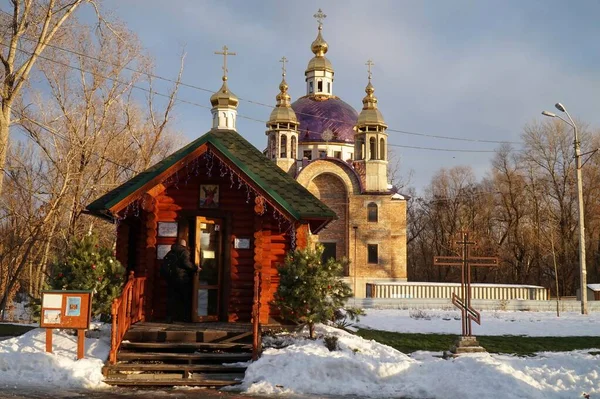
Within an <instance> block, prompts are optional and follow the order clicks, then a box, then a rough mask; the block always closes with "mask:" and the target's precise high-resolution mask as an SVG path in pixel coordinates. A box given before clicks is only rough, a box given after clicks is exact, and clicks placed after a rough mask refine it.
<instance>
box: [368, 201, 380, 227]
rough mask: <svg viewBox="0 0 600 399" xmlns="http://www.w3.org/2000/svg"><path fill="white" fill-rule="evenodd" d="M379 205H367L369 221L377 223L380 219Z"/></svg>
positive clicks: (372, 203) (371, 203)
mask: <svg viewBox="0 0 600 399" xmlns="http://www.w3.org/2000/svg"><path fill="white" fill-rule="evenodd" d="M378 213H379V212H378V209H377V204H376V203H374V202H370V203H369V205H367V221H369V222H374V223H377V220H378V219H379V215H378Z"/></svg>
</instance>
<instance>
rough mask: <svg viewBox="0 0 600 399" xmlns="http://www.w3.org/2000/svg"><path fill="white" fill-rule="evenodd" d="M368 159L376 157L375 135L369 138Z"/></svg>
mask: <svg viewBox="0 0 600 399" xmlns="http://www.w3.org/2000/svg"><path fill="white" fill-rule="evenodd" d="M369 151H370V154H369V159H377V140H375V137H371V138H370V139H369Z"/></svg>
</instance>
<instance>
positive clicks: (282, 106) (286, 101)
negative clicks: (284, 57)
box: [267, 73, 298, 127]
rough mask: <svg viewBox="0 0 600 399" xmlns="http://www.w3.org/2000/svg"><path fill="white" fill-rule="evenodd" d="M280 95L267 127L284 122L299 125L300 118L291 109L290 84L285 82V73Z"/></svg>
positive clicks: (280, 85)
mask: <svg viewBox="0 0 600 399" xmlns="http://www.w3.org/2000/svg"><path fill="white" fill-rule="evenodd" d="M279 90H280V93H279V94H277V105H276V106H275V108H274V109H273V111H271V116H270V117H269V121H268V122H267V127H269V126H270V125H271V124H272V123H276V122H282V123H294V124H298V118H296V113H295V112H294V110H293V109H292V107H291V101H290V100H291V97H290V95H289V94H288V92H287V91H288V84H287V82H286V81H285V73H284V74H283V78H282V79H281V83H280V84H279Z"/></svg>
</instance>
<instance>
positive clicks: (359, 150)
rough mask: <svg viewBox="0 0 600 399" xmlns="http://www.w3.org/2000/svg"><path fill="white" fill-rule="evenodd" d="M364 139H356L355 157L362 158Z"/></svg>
mask: <svg viewBox="0 0 600 399" xmlns="http://www.w3.org/2000/svg"><path fill="white" fill-rule="evenodd" d="M364 146H365V141H364V139H362V138H360V139H358V140H356V159H364V155H363V151H364Z"/></svg>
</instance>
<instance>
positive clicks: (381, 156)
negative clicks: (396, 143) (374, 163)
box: [379, 138, 386, 160]
mask: <svg viewBox="0 0 600 399" xmlns="http://www.w3.org/2000/svg"><path fill="white" fill-rule="evenodd" d="M385 152H386V151H385V139H384V138H381V139H379V159H383V160H385Z"/></svg>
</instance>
